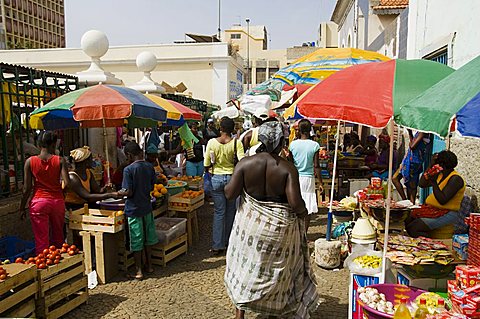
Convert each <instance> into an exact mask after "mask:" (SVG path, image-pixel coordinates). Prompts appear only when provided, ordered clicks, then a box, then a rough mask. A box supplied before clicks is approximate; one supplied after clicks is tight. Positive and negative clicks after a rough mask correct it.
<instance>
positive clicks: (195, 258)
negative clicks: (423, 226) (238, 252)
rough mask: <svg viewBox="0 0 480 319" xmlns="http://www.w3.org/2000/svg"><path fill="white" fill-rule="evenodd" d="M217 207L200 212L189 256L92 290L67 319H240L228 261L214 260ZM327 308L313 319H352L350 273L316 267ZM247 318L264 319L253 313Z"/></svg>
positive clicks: (319, 231)
mask: <svg viewBox="0 0 480 319" xmlns="http://www.w3.org/2000/svg"><path fill="white" fill-rule="evenodd" d="M212 211H213V206H210V205H208V204H206V205H205V206H204V209H203V210H201V211H200V212H199V216H198V217H199V224H200V240H199V241H198V242H196V243H195V244H194V246H193V247H192V248H191V249H189V253H188V255H187V256H181V257H178V258H177V259H176V260H174V261H172V262H171V263H169V264H168V265H167V267H165V268H162V267H156V271H155V273H154V274H153V275H150V276H149V277H147V278H146V279H144V280H143V281H140V282H136V281H128V280H127V279H126V278H125V276H124V274H121V275H119V276H118V277H117V278H115V280H114V281H113V282H112V283H109V284H107V285H103V286H97V287H96V288H95V289H93V290H90V298H89V300H88V304H87V305H83V306H81V307H80V308H78V309H77V310H75V311H73V312H71V313H70V314H69V315H68V316H67V318H165V319H167V318H168V319H173V318H212V319H217V318H218V319H224V318H233V317H234V307H233V306H232V304H231V302H230V299H229V297H228V296H227V293H226V291H225V287H224V284H223V274H224V271H225V257H224V256H222V257H215V258H212V257H210V254H209V252H208V250H209V248H210V243H211V221H212ZM324 217H325V216H324V215H317V218H316V219H314V220H313V221H312V226H311V227H310V230H309V239H310V240H314V239H316V238H318V237H320V236H322V237H324V236H325V227H323V226H320V225H324V224H325V223H326V219H325V218H324ZM313 269H314V270H315V274H316V278H317V281H318V291H319V294H320V296H321V298H322V299H321V304H320V306H319V308H318V309H317V311H316V312H315V313H314V315H313V318H316V319H323V318H325V319H327V318H330V319H331V318H347V309H348V271H347V270H345V269H341V270H340V271H327V270H323V269H320V268H319V267H318V266H316V265H315V264H313ZM246 317H247V318H260V317H257V316H255V315H252V314H247V316H246Z"/></svg>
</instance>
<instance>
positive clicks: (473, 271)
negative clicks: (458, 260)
mask: <svg viewBox="0 0 480 319" xmlns="http://www.w3.org/2000/svg"><path fill="white" fill-rule="evenodd" d="M455 271H456V278H457V282H458V285H459V286H460V288H462V289H465V288H470V287H473V286H476V285H478V284H480V267H476V266H466V265H460V266H457V268H456V270H455Z"/></svg>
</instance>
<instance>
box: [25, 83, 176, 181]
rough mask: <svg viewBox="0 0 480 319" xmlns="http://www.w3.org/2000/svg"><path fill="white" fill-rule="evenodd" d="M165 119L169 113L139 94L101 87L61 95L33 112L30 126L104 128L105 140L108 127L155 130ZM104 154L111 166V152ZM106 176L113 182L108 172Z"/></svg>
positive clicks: (40, 127) (39, 127)
mask: <svg viewBox="0 0 480 319" xmlns="http://www.w3.org/2000/svg"><path fill="white" fill-rule="evenodd" d="M70 114H71V115H72V118H70V117H69V116H70ZM166 116H167V111H165V110H164V109H163V108H161V107H160V106H158V105H156V104H155V103H153V102H152V101H151V100H149V99H148V98H146V97H145V96H143V94H141V93H139V92H138V91H135V90H133V89H130V88H126V87H121V86H114V85H103V84H99V85H95V86H91V87H87V88H84V89H80V90H76V91H72V92H69V93H66V94H64V95H61V96H59V97H58V98H56V99H54V100H52V101H51V102H49V103H47V104H46V105H45V106H44V107H41V108H39V109H37V110H35V111H33V112H32V113H31V115H30V126H31V127H32V128H36V129H63V128H69V127H68V125H70V124H71V125H72V128H75V127H79V126H78V123H79V124H80V127H82V128H88V127H101V128H103V129H104V136H105V137H106V128H107V127H119V126H123V125H124V124H126V123H127V124H128V126H130V127H156V126H157V124H158V122H164V121H165V120H166ZM72 119H73V120H74V121H72ZM75 122H78V123H75ZM105 148H107V143H106V142H105ZM105 151H106V152H105V156H106V161H107V166H108V164H109V158H108V150H105ZM107 175H108V178H109V180H110V171H109V170H108V169H107Z"/></svg>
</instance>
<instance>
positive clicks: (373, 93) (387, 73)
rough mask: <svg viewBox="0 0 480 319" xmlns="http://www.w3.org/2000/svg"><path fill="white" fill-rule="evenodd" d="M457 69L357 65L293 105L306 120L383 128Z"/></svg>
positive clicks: (413, 63)
mask: <svg viewBox="0 0 480 319" xmlns="http://www.w3.org/2000/svg"><path fill="white" fill-rule="evenodd" d="M453 71H454V70H453V69H452V68H450V67H448V66H446V65H444V64H440V63H437V62H433V61H428V60H400V59H399V60H390V61H386V62H376V63H367V64H362V65H355V66H352V67H349V68H347V69H345V70H342V71H339V72H337V73H335V74H332V75H331V76H329V77H328V78H326V79H325V80H324V81H322V82H320V83H319V84H317V85H316V86H315V87H314V88H312V89H311V90H309V91H307V92H305V94H303V95H302V96H301V97H300V98H299V99H298V100H297V101H296V102H295V103H294V104H296V107H297V109H298V112H299V113H300V114H301V115H302V116H304V117H307V118H313V119H323V120H342V121H347V122H352V123H358V124H363V125H367V126H370V127H376V128H383V127H385V126H386V125H387V124H388V122H389V120H390V119H391V118H392V117H393V116H394V115H396V114H397V113H398V112H399V110H400V107H401V106H402V105H403V104H405V103H407V102H408V101H410V100H411V99H413V98H415V97H416V96H418V95H419V94H420V93H422V92H423V91H425V90H426V89H428V88H430V87H431V86H433V85H434V84H435V83H437V82H439V81H440V80H442V79H443V78H445V77H446V76H447V75H449V74H450V73H452V72H453Z"/></svg>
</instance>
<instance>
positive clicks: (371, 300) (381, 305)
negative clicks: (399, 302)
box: [357, 287, 395, 315]
mask: <svg viewBox="0 0 480 319" xmlns="http://www.w3.org/2000/svg"><path fill="white" fill-rule="evenodd" d="M357 293H358V299H360V300H361V301H362V302H364V303H365V304H366V305H367V306H369V307H370V308H372V309H375V310H377V311H380V312H384V313H388V314H389V315H393V313H394V312H395V309H394V307H393V303H392V302H391V301H387V299H386V297H385V294H383V293H379V292H378V290H377V289H375V288H371V287H358V290H357Z"/></svg>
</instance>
